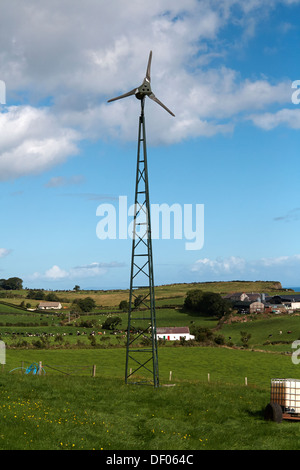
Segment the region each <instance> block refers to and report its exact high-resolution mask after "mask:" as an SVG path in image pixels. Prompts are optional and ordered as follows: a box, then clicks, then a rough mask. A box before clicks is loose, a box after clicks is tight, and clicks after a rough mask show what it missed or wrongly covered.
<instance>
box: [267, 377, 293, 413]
mask: <svg viewBox="0 0 300 470" xmlns="http://www.w3.org/2000/svg"><path fill="white" fill-rule="evenodd" d="M271 402H273V403H278V404H279V405H280V406H282V408H283V411H284V412H287V413H300V380H297V379H272V380H271Z"/></svg>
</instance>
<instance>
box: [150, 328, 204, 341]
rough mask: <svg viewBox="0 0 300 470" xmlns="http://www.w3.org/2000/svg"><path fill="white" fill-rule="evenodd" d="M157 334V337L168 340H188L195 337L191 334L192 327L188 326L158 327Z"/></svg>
mask: <svg viewBox="0 0 300 470" xmlns="http://www.w3.org/2000/svg"><path fill="white" fill-rule="evenodd" d="M156 336H157V339H166V340H167V341H176V340H177V341H180V339H181V338H184V339H186V340H189V339H195V336H193V335H191V334H190V329H189V328H188V327H187V326H181V327H165V328H163V327H161V328H156Z"/></svg>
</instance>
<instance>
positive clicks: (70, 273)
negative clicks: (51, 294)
mask: <svg viewBox="0 0 300 470" xmlns="http://www.w3.org/2000/svg"><path fill="white" fill-rule="evenodd" d="M124 266H125V265H124V264H123V263H118V262H111V263H99V262H94V263H90V264H87V265H83V266H75V267H73V268H70V269H69V270H65V269H62V268H60V267H59V266H58V265H54V266H52V267H51V268H49V269H47V270H46V271H45V272H44V273H38V272H36V273H34V274H33V275H32V276H31V277H30V278H31V279H34V280H49V281H59V280H64V279H70V280H76V279H85V278H93V277H97V276H103V275H104V274H106V273H107V272H108V270H109V269H114V268H122V267H124Z"/></svg>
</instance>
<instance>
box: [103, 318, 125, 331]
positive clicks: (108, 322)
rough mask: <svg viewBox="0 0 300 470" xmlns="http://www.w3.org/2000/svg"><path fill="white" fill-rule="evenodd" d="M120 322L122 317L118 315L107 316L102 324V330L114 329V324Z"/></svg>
mask: <svg viewBox="0 0 300 470" xmlns="http://www.w3.org/2000/svg"><path fill="white" fill-rule="evenodd" d="M120 323H122V318H120V317H108V318H107V319H106V320H105V322H104V323H103V325H102V328H103V329H104V330H114V329H115V328H116V326H118V325H119V324H120Z"/></svg>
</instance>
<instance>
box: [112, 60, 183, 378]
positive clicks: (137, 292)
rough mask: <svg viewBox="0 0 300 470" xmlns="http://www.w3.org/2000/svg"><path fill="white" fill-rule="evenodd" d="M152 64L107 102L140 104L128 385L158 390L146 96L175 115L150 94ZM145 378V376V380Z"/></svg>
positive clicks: (128, 343)
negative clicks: (139, 81)
mask: <svg viewBox="0 0 300 470" xmlns="http://www.w3.org/2000/svg"><path fill="white" fill-rule="evenodd" d="M151 61H152V51H150V54H149V59H148V64H147V70H146V76H145V78H144V81H143V83H142V84H141V85H140V86H139V87H138V88H134V89H133V90H131V91H129V92H127V93H124V94H123V95H120V96H117V97H116V98H112V99H110V100H108V102H109V103H110V102H111V101H116V100H119V99H122V98H126V97H128V96H132V95H135V97H136V98H137V99H138V100H140V101H141V115H140V118H139V132H138V151H137V168H136V183H135V202H134V220H133V236H132V254H131V274H130V296H129V311H128V326H127V348H126V371H125V382H126V383H129V382H130V383H145V382H146V383H147V382H152V383H153V385H154V387H158V386H159V375H158V355H157V338H156V317H155V297H154V275H153V257H152V240H151V221H150V201H149V185H148V166H147V144H146V131H145V116H144V105H145V98H146V96H148V97H149V98H150V99H152V100H153V101H155V102H156V103H157V104H159V105H160V106H162V108H164V109H165V110H166V111H167V112H168V113H170V114H171V115H172V116H174V114H173V113H172V111H170V110H169V109H168V108H167V107H166V106H165V105H164V104H163V103H162V102H161V101H160V100H159V99H158V98H157V97H156V96H155V95H154V93H153V92H152V90H151V85H150V82H151V77H150V71H151ZM144 374H146V377H145V375H144ZM149 374H150V378H149Z"/></svg>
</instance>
